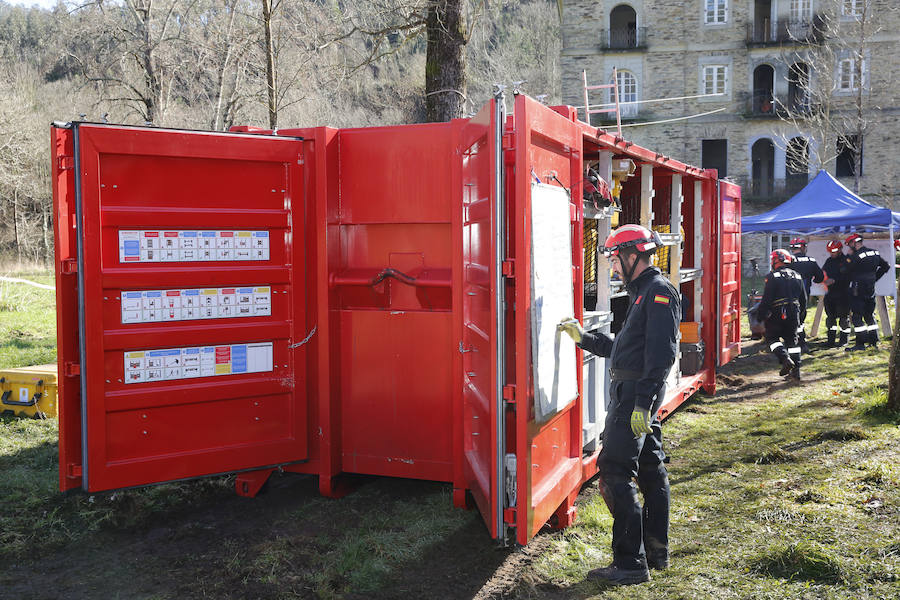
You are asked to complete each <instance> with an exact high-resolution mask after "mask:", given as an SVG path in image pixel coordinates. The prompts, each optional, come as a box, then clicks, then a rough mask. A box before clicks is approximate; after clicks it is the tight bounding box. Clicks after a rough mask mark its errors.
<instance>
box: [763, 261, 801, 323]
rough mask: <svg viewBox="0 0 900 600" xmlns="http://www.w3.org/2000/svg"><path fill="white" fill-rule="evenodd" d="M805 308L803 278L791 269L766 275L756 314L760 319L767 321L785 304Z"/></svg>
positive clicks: (781, 268)
mask: <svg viewBox="0 0 900 600" xmlns="http://www.w3.org/2000/svg"><path fill="white" fill-rule="evenodd" d="M794 303H796V304H797V305H798V306H806V288H804V287H803V278H801V277H800V274H799V273H797V271H794V270H793V269H789V268H787V267H779V268H778V269H775V270H774V271H770V272H769V273H768V274H767V275H766V287H765V289H764V290H763V297H762V300H761V301H760V303H759V308H758V309H757V313H756V314H758V315H759V316H760V317H761V318H762V319H768V318H769V316H771V315H772V314H776V312H777V311H780V309H781V307H782V306H784V305H786V304H794Z"/></svg>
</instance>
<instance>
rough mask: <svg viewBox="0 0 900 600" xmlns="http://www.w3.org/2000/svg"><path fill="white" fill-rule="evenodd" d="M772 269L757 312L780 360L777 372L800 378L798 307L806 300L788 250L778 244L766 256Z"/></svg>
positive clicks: (771, 347)
mask: <svg viewBox="0 0 900 600" xmlns="http://www.w3.org/2000/svg"><path fill="white" fill-rule="evenodd" d="M770 260H771V262H772V270H771V271H770V272H769V273H768V274H767V275H766V287H765V288H764V290H763V297H762V300H761V301H760V303H759V315H760V317H762V318H763V319H765V322H766V343H767V344H769V350H770V351H771V352H772V354H774V355H775V357H776V358H778V360H779V361H780V362H781V371H779V373H778V374H779V375H790V376H791V377H793V378H794V379H800V354H801V351H800V342H799V341H798V339H797V334H798V323H799V320H800V307H801V306H804V305H805V304H806V290H805V289H804V287H803V280H802V279H801V278H800V275H799V274H798V273H797V272H796V271H793V270H791V269H789V268H788V267H789V265H790V264H791V262H792V261H793V260H794V257H793V256H791V253H790V252H788V251H787V250H784V249H782V248H779V249H778V250H773V251H772V254H771V256H770Z"/></svg>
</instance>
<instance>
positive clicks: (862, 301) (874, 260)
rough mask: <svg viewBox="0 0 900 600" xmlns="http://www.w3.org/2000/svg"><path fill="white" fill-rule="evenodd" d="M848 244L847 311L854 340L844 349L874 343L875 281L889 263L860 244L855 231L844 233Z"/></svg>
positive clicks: (852, 349) (875, 333) (888, 268)
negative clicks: (848, 283)
mask: <svg viewBox="0 0 900 600" xmlns="http://www.w3.org/2000/svg"><path fill="white" fill-rule="evenodd" d="M844 243H845V244H847V246H849V247H850V250H852V253H851V254H850V264H849V267H848V271H849V274H850V312H851V314H852V316H851V321H852V323H853V330H854V331H855V332H856V343H855V344H854V345H853V346H851V347H849V348H845V350H847V351H848V352H852V351H854V350H863V349H865V347H866V344H869V345H870V346H872V347H873V348H877V347H878V325H876V324H875V282H876V281H878V280H879V279H880V278H881V276H882V275H884V274H885V273H887V272H888V271H889V270H890V268H891V267H890V265H888V264H887V262H886V261H885V260H884V259H883V258H881V255H880V254H878V252H876V251H875V250H872V249H871V248H867V247H866V246H864V245H863V237H862V236H861V235H859V234H858V233H854V234H851V235H849V236H847V239H846V240H844Z"/></svg>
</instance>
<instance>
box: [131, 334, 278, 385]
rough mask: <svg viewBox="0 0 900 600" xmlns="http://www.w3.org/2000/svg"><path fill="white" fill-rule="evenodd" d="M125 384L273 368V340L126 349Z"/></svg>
mask: <svg viewBox="0 0 900 600" xmlns="http://www.w3.org/2000/svg"><path fill="white" fill-rule="evenodd" d="M124 354H125V357H124V358H125V383H145V382H149V381H171V380H173V379H189V378H192V377H215V376H216V375H238V374H245V373H262V372H267V371H271V370H272V342H263V343H259V344H226V345H223V346H194V347H189V348H167V349H161V350H135V351H131V352H125V353H124Z"/></svg>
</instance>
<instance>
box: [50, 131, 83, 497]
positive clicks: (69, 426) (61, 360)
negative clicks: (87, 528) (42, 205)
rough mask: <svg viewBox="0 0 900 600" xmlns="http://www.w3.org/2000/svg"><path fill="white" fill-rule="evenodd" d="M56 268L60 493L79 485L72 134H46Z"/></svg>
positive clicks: (79, 412)
mask: <svg viewBox="0 0 900 600" xmlns="http://www.w3.org/2000/svg"><path fill="white" fill-rule="evenodd" d="M50 154H51V163H50V164H51V175H52V181H53V229H54V236H55V240H56V243H55V264H56V360H57V364H58V365H59V378H58V383H57V390H58V391H57V398H58V409H59V489H60V490H62V491H66V490H70V489H73V488H77V487H79V486H80V485H81V376H80V375H79V374H78V373H77V372H76V368H75V367H76V365H78V363H79V360H80V359H79V356H78V280H77V277H76V273H75V267H76V257H77V255H78V254H77V249H76V243H75V192H74V189H75V168H74V167H75V142H74V139H73V131H72V130H71V129H63V128H59V127H53V128H51V129H50Z"/></svg>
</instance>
